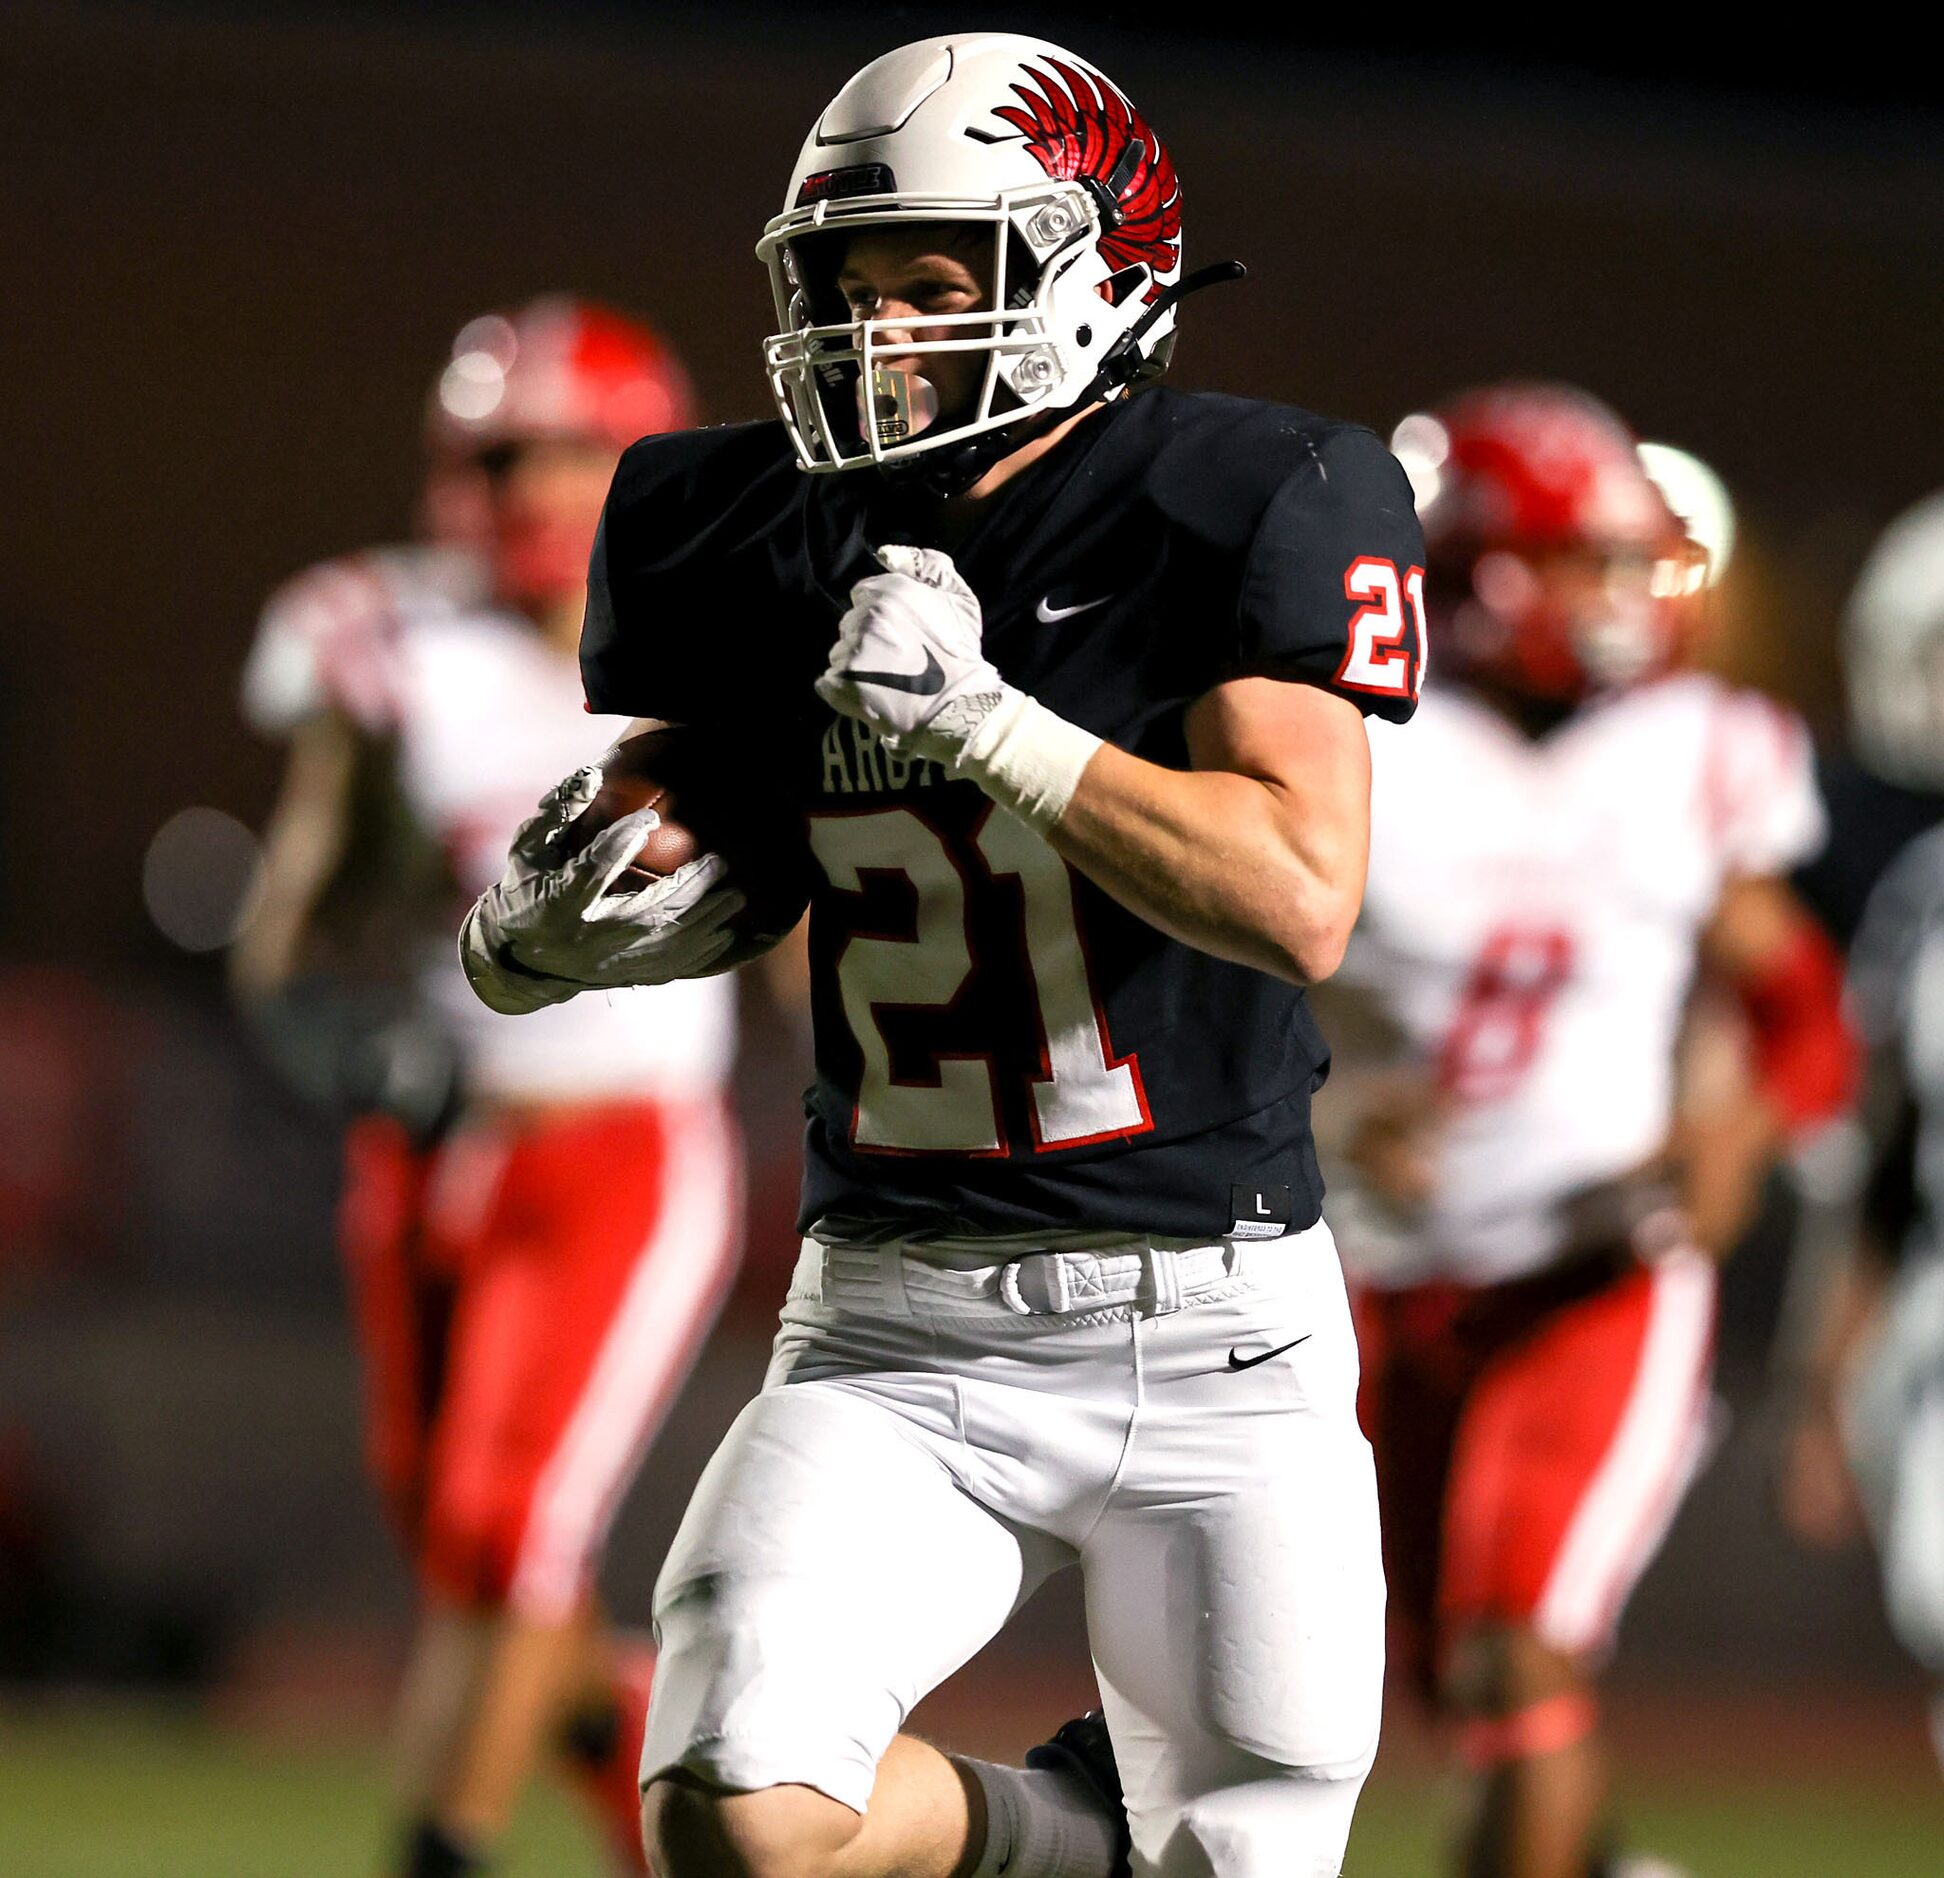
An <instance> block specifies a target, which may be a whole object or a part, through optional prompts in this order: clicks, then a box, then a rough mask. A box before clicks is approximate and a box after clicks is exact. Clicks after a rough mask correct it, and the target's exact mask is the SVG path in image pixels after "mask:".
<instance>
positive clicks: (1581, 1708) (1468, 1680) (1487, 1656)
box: [1442, 1625, 1599, 1773]
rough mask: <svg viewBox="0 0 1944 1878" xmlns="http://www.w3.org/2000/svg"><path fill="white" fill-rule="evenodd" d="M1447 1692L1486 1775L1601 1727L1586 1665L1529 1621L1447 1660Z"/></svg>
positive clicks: (1468, 1757) (1489, 1634)
mask: <svg viewBox="0 0 1944 1878" xmlns="http://www.w3.org/2000/svg"><path fill="white" fill-rule="evenodd" d="M1442 1694H1443V1698H1444V1702H1445V1706H1446V1708H1447V1709H1448V1710H1449V1711H1450V1712H1451V1713H1452V1714H1453V1715H1454V1716H1455V1717H1456V1718H1457V1721H1458V1724H1459V1738H1458V1750H1459V1755H1460V1757H1461V1758H1462V1759H1463V1760H1464V1761H1465V1762H1466V1763H1467V1764H1468V1765H1469V1766H1471V1767H1472V1768H1473V1769H1474V1770H1476V1771H1478V1772H1480V1773H1490V1772H1491V1771H1492V1770H1493V1769H1494V1768H1498V1767H1503V1766H1506V1765H1508V1764H1509V1763H1512V1762H1517V1761H1529V1760H1537V1759H1542V1758H1544V1757H1546V1756H1548V1755H1553V1754H1560V1753H1564V1752H1565V1751H1567V1750H1568V1749H1571V1748H1577V1747H1579V1746H1581V1745H1582V1744H1583V1743H1584V1742H1586V1741H1587V1740H1588V1739H1589V1738H1590V1737H1591V1736H1592V1735H1593V1734H1594V1732H1595V1730H1596V1729H1597V1727H1598V1725H1599V1709H1598V1706H1597V1703H1596V1701H1595V1697H1594V1691H1593V1685H1592V1681H1591V1678H1590V1677H1589V1675H1588V1673H1587V1669H1586V1666H1585V1664H1584V1662H1583V1661H1582V1660H1581V1658H1579V1657H1578V1656H1577V1655H1575V1654H1573V1653H1572V1652H1571V1651H1566V1650H1560V1649H1557V1648H1555V1647H1554V1646H1553V1645H1551V1644H1548V1643H1546V1642H1545V1641H1544V1640H1543V1639H1542V1638H1540V1637H1539V1636H1538V1635H1537V1634H1536V1633H1535V1632H1534V1631H1532V1630H1531V1629H1530V1628H1528V1627H1526V1626H1524V1625H1499V1626H1492V1627H1489V1628H1483V1629H1480V1630H1478V1631H1476V1632H1474V1633H1472V1634H1471V1635H1468V1636H1467V1637H1465V1638H1463V1639H1462V1640H1461V1641H1460V1642H1459V1643H1458V1644H1457V1646H1456V1647H1454V1648H1453V1650H1452V1651H1451V1652H1450V1655H1449V1656H1448V1658H1447V1660H1446V1663H1445V1671H1444V1679H1443V1683H1442Z"/></svg>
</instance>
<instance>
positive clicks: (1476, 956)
mask: <svg viewBox="0 0 1944 1878" xmlns="http://www.w3.org/2000/svg"><path fill="white" fill-rule="evenodd" d="M1371 746H1372V768H1373V777H1372V791H1371V817H1372V826H1371V853H1370V879H1369V885H1368V887H1367V888H1366V890H1365V896H1364V907H1363V915H1362V918H1361V920H1360V921H1359V924H1358V926H1357V930H1356V934H1355V936H1354V938H1353V939H1352V942H1351V946H1350V952H1349V956H1348V958H1347V959H1346V961H1345V966H1344V972H1345V976H1346V978H1348V979H1349V980H1350V981H1351V982H1353V983H1356V984H1359V985H1361V986H1363V987H1365V988H1366V989H1368V990H1369V991H1371V992H1372V993H1374V994H1375V995H1376V997H1377V998H1378V999H1379V1000H1380V1002H1381V1004H1382V1006H1383V1008H1384V1010H1385V1012H1386V1014H1387V1016H1388V1017H1389V1018H1390V1020H1391V1021H1392V1022H1393V1023H1394V1024H1395V1025H1396V1026H1397V1027H1398V1028H1399V1030H1400V1031H1401V1032H1402V1033H1403V1036H1404V1039H1405V1041H1406V1044H1407V1046H1408V1048H1409V1050H1410V1051H1411V1053H1412V1054H1413V1055H1414V1056H1416V1057H1417V1058H1418V1059H1419V1060H1421V1061H1422V1063H1423V1064H1424V1065H1425V1066H1426V1067H1427V1068H1428V1069H1429V1071H1430V1072H1431V1074H1432V1075H1433V1076H1434V1077H1435V1079H1436V1082H1437V1084H1438V1086H1439V1088H1440V1090H1441V1091H1442V1092H1443V1094H1444V1095H1445V1097H1446V1098H1447V1100H1448V1101H1449V1102H1450V1104H1451V1105H1452V1111H1451V1119H1450V1123H1449V1128H1448V1132H1447V1133H1446V1135H1445V1136H1444V1137H1443V1140H1442V1145H1441V1149H1440V1152H1439V1157H1438V1163H1437V1168H1436V1174H1435V1182H1434V1192H1433V1197H1432V1199H1431V1202H1430V1204H1429V1206H1428V1207H1427V1209H1426V1210H1425V1213H1424V1214H1423V1216H1422V1217H1421V1218H1419V1219H1417V1220H1415V1221H1413V1222H1411V1223H1410V1224H1409V1225H1406V1226H1399V1225H1397V1224H1396V1223H1395V1222H1391V1221H1386V1223H1385V1226H1384V1228H1383V1230H1381V1231H1376V1230H1368V1229H1364V1228H1363V1222H1362V1221H1361V1220H1353V1219H1350V1218H1347V1217H1346V1218H1345V1219H1343V1220H1341V1221H1340V1222H1339V1224H1340V1225H1341V1226H1342V1228H1343V1237H1344V1239H1345V1241H1346V1245H1347V1248H1348V1249H1349V1250H1350V1251H1351V1253H1352V1255H1353V1256H1357V1255H1358V1252H1359V1248H1360V1247H1361V1248H1362V1257H1361V1261H1360V1262H1362V1263H1363V1264H1365V1265H1366V1266H1367V1267H1368V1268H1369V1269H1368V1274H1367V1275H1368V1276H1369V1278H1370V1280H1371V1282H1374V1283H1380V1284H1409V1283H1415V1282H1419V1281H1420V1280H1422V1279H1425V1278H1427V1277H1432V1276H1449V1277H1456V1278H1460V1279H1463V1280H1465V1281H1467V1282H1475V1283H1494V1282H1497V1281H1499V1280H1502V1279H1506V1278H1510V1277H1515V1276H1517V1275H1519V1274H1521V1273H1523V1272H1526V1271H1530V1270H1533V1269H1535V1268H1537V1267H1539V1266H1542V1265H1544V1264H1545V1263H1546V1262H1547V1260H1548V1259H1549V1258H1550V1257H1551V1256H1552V1255H1553V1254H1554V1253H1555V1252H1556V1251H1557V1250H1558V1248H1559V1244H1560V1237H1561V1229H1560V1221H1559V1217H1558V1208H1559V1203H1560V1202H1561V1201H1562V1200H1563V1199H1565V1198H1566V1197H1567V1196H1568V1195H1570V1194H1572V1193H1574V1192H1575V1191H1576V1190H1577V1189H1580V1188H1583V1187H1585V1186H1587V1185H1589V1184H1592V1183H1595V1182H1599V1181H1603V1180H1608V1179H1611V1178H1613V1177H1615V1176H1618V1175H1621V1174H1624V1173H1626V1172H1627V1171H1629V1170H1630V1169H1632V1168H1635V1167H1637V1166H1639V1165H1640V1164H1641V1163H1642V1162H1644V1161H1646V1160H1647V1159H1648V1158H1649V1157H1650V1156H1652V1155H1653V1154H1654V1153H1655V1152H1656V1151H1657V1150H1658V1149H1660V1147H1661V1146H1662V1145H1663V1143H1664V1142H1665V1140H1666V1138H1667V1133H1668V1129H1669V1126H1670V1122H1671V1119H1672V1111H1673V1104H1674V1094H1675V1089H1674V1074H1675V1070H1674V1058H1675V1045H1676V1038H1677V1033H1678V1031H1679V1028H1680V1024H1681V1019H1682V1013H1683V1008H1684V1006H1685V1003H1686V999H1687V994H1688V990H1689V987H1690V985H1691V983H1692V979H1693V974H1694V962H1695V946H1696V941H1697V939H1698V936H1699V934H1700V931H1701V928H1702V927H1703V925H1704V924H1705V923H1706V921H1707V920H1708V918H1709V916H1710V915H1711V914H1712V912H1713V910H1714V908H1715V905H1716V902H1717V900H1718V899H1719V897H1720V894H1721V890H1722V887H1723V885H1724V884H1725V883H1726V882H1727V881H1728V880H1729V879H1730V878H1731V877H1733V876H1737V875H1766V874H1776V873H1781V872H1786V871H1787V870H1788V869H1789V868H1790V867H1791V866H1793V865H1794V864H1796V863H1797V862H1799V861H1801V860H1803V859H1804V858H1805V857H1807V856H1808V855H1810V854H1812V853H1813V852H1814V851H1815V850H1816V848H1817V847H1818V846H1819V845H1820V843H1821V841H1822V839H1823V815H1822V808H1821V803H1820V800H1819V798H1818V796H1817V793H1816V789H1815V784H1814V779H1813V774H1812V770H1811V762H1810V746H1809V739H1808V734H1807V732H1806V731H1805V729H1804V727H1803V725H1802V724H1801V722H1800V720H1799V719H1797V718H1796V717H1795V716H1794V715H1793V714H1791V713H1789V712H1787V711H1785V710H1783V709H1781V708H1780V707H1779V706H1777V705H1775V704H1773V703H1771V702H1770V701H1769V700H1767V699H1766V698H1762V697H1759V696H1757V695H1756V694H1754V693H1752V692H1746V691H1738V690H1735V689H1732V688H1731V687H1729V686H1727V685H1724V684H1722V683H1721V682H1719V681H1718V680H1716V679H1713V678H1709V677H1705V676H1702V675H1700V674H1696V673H1683V674H1679V675H1677V676H1674V677H1670V678H1666V679H1663V680H1660V681H1659V682H1657V683H1653V684H1648V685H1643V686H1640V687H1638V688H1635V689H1633V690H1629V691H1625V692H1622V693H1619V694H1618V695H1616V696H1614V697H1612V698H1610V699H1607V700H1605V701H1602V702H1600V703H1597V704H1595V705H1592V706H1590V707H1588V708H1587V709H1585V710H1583V711H1581V712H1579V713H1578V714H1576V715H1575V716H1574V717H1573V718H1571V719H1570V720H1569V721H1568V722H1566V723H1565V724H1563V725H1561V726H1560V727H1559V728H1558V729H1556V730H1554V731H1553V732H1552V733H1551V734H1550V735H1548V736H1546V737H1543V738H1541V739H1539V740H1537V741H1531V740H1528V739H1527V738H1525V737H1524V736H1522V735H1520V734H1519V733H1518V732H1516V731H1515V730H1514V729H1513V728H1512V727H1511V725H1509V724H1508V723H1507V722H1506V721H1505V720H1504V719H1503V718H1502V717H1501V716H1499V715H1498V714H1497V713H1496V712H1495V711H1493V710H1491V709H1489V708H1488V707H1487V706H1485V705H1483V704H1482V703H1480V702H1478V701H1477V700H1475V699H1474V698H1472V697H1470V696H1469V695H1467V694H1466V693H1465V692H1464V691H1462V690H1460V689H1457V688H1454V687H1447V688H1433V689H1428V690H1427V691H1426V693H1425V696H1424V699H1423V702H1422V704H1421V706H1420V708H1419V711H1418V715H1417V720H1416V722H1415V723H1414V724H1413V725H1412V727H1411V732H1410V735H1409V736H1396V735H1393V734H1391V731H1390V729H1389V727H1388V726H1383V725H1380V726H1377V727H1375V728H1374V729H1373V731H1372V733H1371ZM1326 1099H1327V1098H1326ZM1361 1210H1362V1209H1360V1208H1348V1207H1347V1208H1346V1213H1348V1212H1351V1211H1357V1212H1361Z"/></svg>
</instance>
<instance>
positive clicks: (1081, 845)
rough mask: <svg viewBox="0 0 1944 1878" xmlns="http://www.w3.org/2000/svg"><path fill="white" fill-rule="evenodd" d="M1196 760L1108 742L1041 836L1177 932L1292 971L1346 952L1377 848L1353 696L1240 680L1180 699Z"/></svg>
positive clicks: (1240, 958)
mask: <svg viewBox="0 0 1944 1878" xmlns="http://www.w3.org/2000/svg"><path fill="white" fill-rule="evenodd" d="M1187 731H1188V747H1189V754H1190V756H1191V758H1192V759H1193V762H1194V765H1195V767H1194V769H1193V770H1190V771H1182V770H1171V769H1167V768H1164V767H1162V766H1161V765H1160V764H1157V763H1148V762H1144V761H1143V760H1142V759H1140V758H1139V757H1135V756H1130V755H1128V754H1127V753H1126V752H1125V751H1122V750H1117V749H1115V748H1113V747H1112V746H1111V745H1103V746H1102V747H1101V749H1100V750H1099V751H1098V752H1097V753H1096V755H1095V757H1094V760H1093V761H1092V762H1091V763H1089V764H1088V765H1087V768H1086V770H1085V771H1084V773H1083V774H1082V776H1081V779H1080V785H1079V787H1078V788H1077V789H1076V790H1075V791H1074V795H1073V800H1072V801H1071V802H1070V803H1069V804H1068V806H1067V811H1066V813H1065V815H1063V816H1062V817H1061V818H1060V820H1059V822H1058V823H1057V824H1056V825H1055V827H1054V829H1053V830H1052V833H1051V835H1050V836H1049V839H1050V841H1051V843H1052V845H1053V848H1054V850H1055V852H1057V853H1059V854H1060V855H1062V856H1064V857H1065V858H1066V859H1067V860H1068V861H1070V862H1072V863H1073V865H1074V866H1076V867H1078V868H1079V869H1080V870H1081V871H1082V872H1083V873H1085V874H1087V875H1088V877H1089V878H1091V879H1092V880H1094V881H1097V882H1098V883H1099V884H1100V885H1101V886H1103V887H1105V888H1106V889H1107V891H1108V892H1109V893H1111V894H1112V895H1113V896H1114V898H1115V899H1117V900H1119V901H1120V902H1121V904H1122V905H1123V906H1126V907H1128V908H1130V909H1131V910H1132V911H1134V912H1136V913H1139V914H1140V915H1141V917H1142V918H1143V919H1146V920H1148V921H1149V922H1150V923H1151V924H1153V925H1156V926H1158V927H1160V928H1161V930H1162V931H1163V932H1165V933H1168V934H1169V935H1170V936H1172V937H1173V938H1176V939H1179V940H1181V941H1182V942H1183V943H1184V944H1187V945H1192V946H1196V947H1198V948H1199V949H1200V950H1202V951H1204V952H1212V953H1214V954H1215V955H1216V956H1217V957H1218V958H1226V959H1232V960H1234V961H1235V962H1236V963H1238V964H1241V965H1253V966H1255V967H1256V968H1257V969H1259V970H1261V971H1266V972H1270V973H1272V974H1274V975H1275V976H1276V977H1278V978H1286V979H1289V980H1290V981H1291V982H1293V983H1297V984H1304V983H1314V982H1315V981H1316V980H1318V979H1322V978H1327V977H1328V976H1329V975H1330V973H1331V972H1333V971H1334V970H1335V969H1336V967H1337V964H1338V962H1339V961H1340V960H1341V959H1342V957H1343V949H1344V946H1345V944H1346V943H1347V942H1348V940H1349V936H1350V928H1351V926H1352V925H1353V924H1354V923H1355V920H1356V916H1357V905H1358V902H1359V901H1360V900H1361V898H1362V896H1363V881H1364V867H1365V862H1366V860H1367V858H1368V854H1369V847H1370V745H1369V741H1368V739H1367V737H1366V736H1365V733H1364V727H1363V720H1362V717H1361V715H1360V714H1359V712H1358V710H1357V708H1356V706H1355V705H1353V704H1351V703H1349V702H1348V701H1347V700H1346V699H1343V698H1340V697H1335V696H1332V695H1331V694H1330V693H1328V692H1325V691H1322V690H1319V689H1317V688H1316V687H1314V686H1310V685H1300V684H1286V683H1282V682H1280V681H1278V680H1275V679H1267V678H1240V679H1235V680H1232V681H1231V682H1230V683H1228V684H1226V685H1221V686H1218V687H1217V688H1216V689H1215V690H1213V691H1211V692H1209V693H1208V694H1207V695H1206V696H1204V697H1203V698H1202V699H1201V700H1200V701H1199V702H1198V703H1197V704H1196V705H1195V706H1194V707H1193V708H1192V709H1191V710H1190V712H1189V714H1188V721H1187Z"/></svg>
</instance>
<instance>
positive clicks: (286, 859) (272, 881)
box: [229, 711, 361, 1003]
mask: <svg viewBox="0 0 1944 1878" xmlns="http://www.w3.org/2000/svg"><path fill="white" fill-rule="evenodd" d="M360 756H361V752H360V748H359V737H358V733H357V731H356V729H355V728H354V727H353V726H352V725H351V724H350V723H349V722H348V721H347V720H345V719H344V718H342V717H340V716H338V715H337V714H336V713H335V712H328V711H327V712H320V713H318V714H317V715H316V716H314V717H311V718H309V719H307V720H306V721H305V722H304V723H302V724H299V725H298V726H297V728H296V729H295V731H294V732H293V733H292V735H291V739H290V755H289V760H288V763H287V765H286V767H285V770H284V778H283V786H282V788H281V790H280V791H279V793H278V797H277V805H276V809H275V811H274V813H273V814H272V816H271V819H270V826H269V829H268V832H267V834H266V837H265V841H264V858H263V872H262V875H261V878H260V882H259V885H258V889H257V895H258V897H257V906H256V912H255V915H254V917H253V918H252V919H251V920H250V922H249V923H248V925H247V926H246V927H245V928H244V930H243V932H242V934H241V936H240V937H239V938H238V940H237V943H236V945H235V947H234V948H233V949H232V951H231V953H230V956H229V973H230V985H231V988H232V990H233V991H234V992H235V993H236V995H237V996H238V997H239V998H241V999H243V1000H244V1001H245V1002H246V1003H254V1002H257V1001H259V1000H261V999H263V998H266V997H270V996H273V995H274V994H275V993H276V992H277V991H278V990H279V989H281V988H282V987H283V986H284V985H285V984H286V983H288V982H289V980H290V978H291V977H292V975H293V974H294V973H295V972H296V971H297V969H298V966H299V962H300V958H301V955H302V953H303V951H304V947H305V942H306V939H307V937H308V935H309V933H310V930H311V926H312V923H313V920H314V918H315V915H316V911H317V907H318V904H319V902H320V901H321V900H322V899H323V898H324V896H325V894H326V892H327V891H328V889H329V887H330V883H331V881H332V880H333V879H334V878H335V877H336V875H337V873H338V871H339V869H340V867H341V866H342V865H343V862H344V857H345V854H346V851H347V849H348V848H349V846H350V837H351V833H352V820H353V812H352V805H353V802H354V800H355V781H356V776H357V770H358V765H359V761H360Z"/></svg>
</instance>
